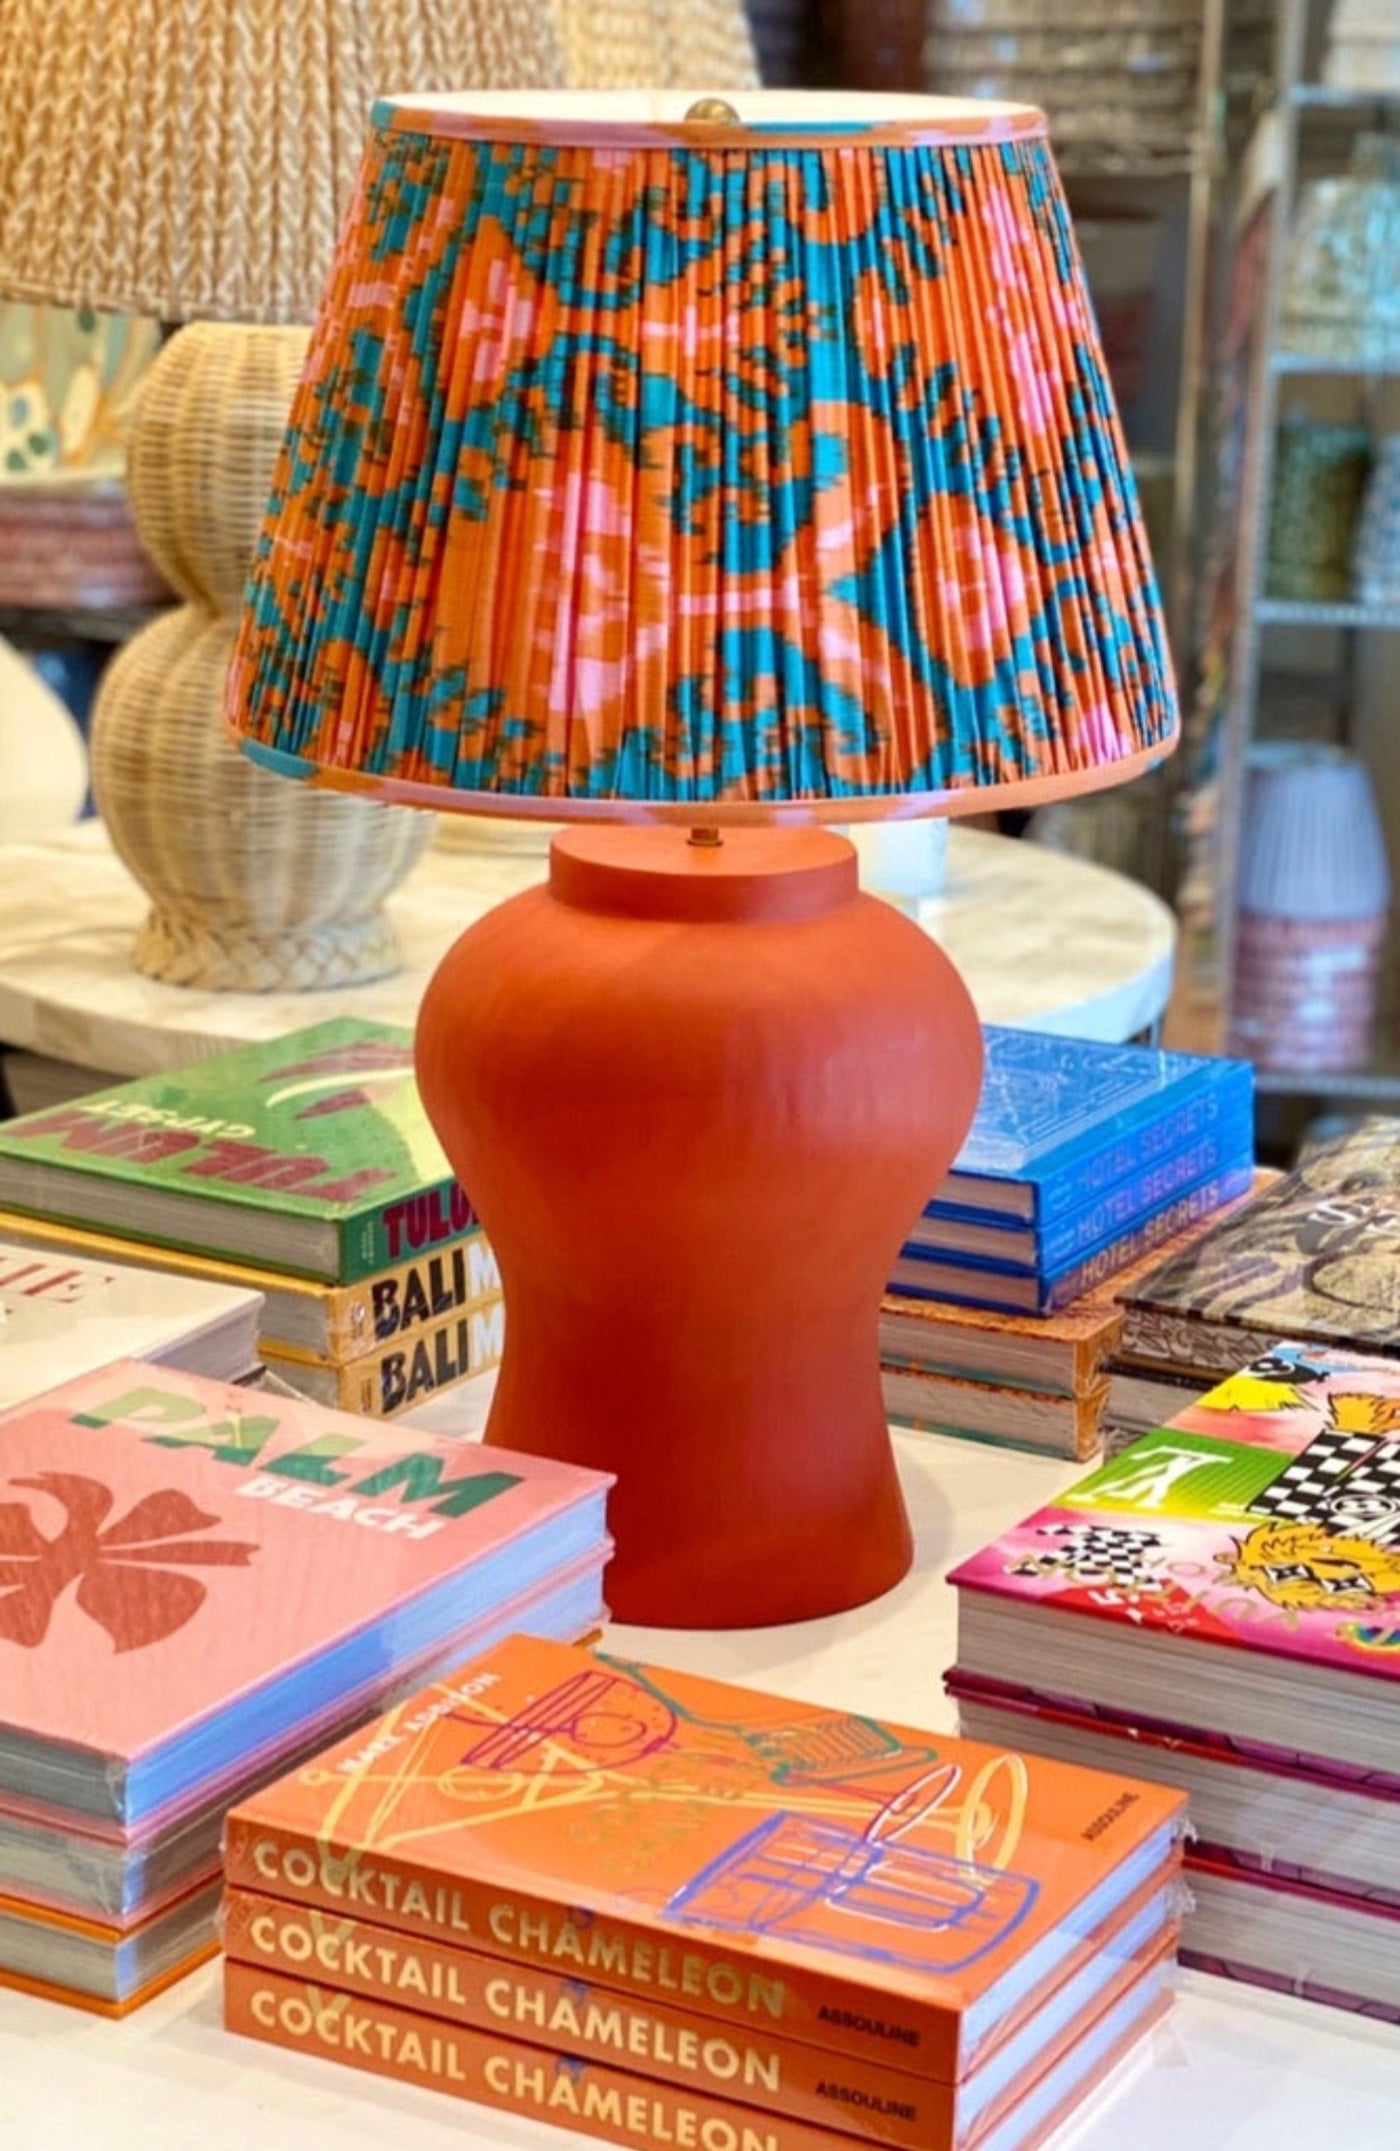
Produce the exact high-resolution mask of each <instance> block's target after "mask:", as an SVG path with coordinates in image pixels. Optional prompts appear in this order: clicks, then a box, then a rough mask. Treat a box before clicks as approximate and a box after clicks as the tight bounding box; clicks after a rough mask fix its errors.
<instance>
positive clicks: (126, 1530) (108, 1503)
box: [0, 1471, 257, 1652]
mask: <svg viewBox="0 0 1400 2151" xmlns="http://www.w3.org/2000/svg"><path fill="white" fill-rule="evenodd" d="M10 1483H11V1485H13V1486H16V1487H21V1486H23V1487H32V1488H33V1489H34V1491H35V1492H36V1493H41V1494H48V1495H50V1496H51V1497H52V1498H53V1500H55V1501H56V1502H58V1503H59V1504H60V1506H61V1507H62V1508H63V1510H64V1511H65V1516H66V1521H65V1522H64V1524H63V1526H62V1528H61V1529H60V1530H59V1532H58V1533H57V1535H56V1536H55V1537H53V1538H47V1537H46V1536H45V1535H44V1533H43V1532H42V1531H41V1530H40V1529H39V1526H38V1525H37V1524H36V1523H35V1521H34V1517H33V1514H32V1512H31V1510H30V1507H29V1504H28V1503H27V1502H18V1501H5V1502H0V1641H4V1642H7V1643H17V1644H19V1645H20V1646H21V1648H22V1649H26V1650H33V1649H35V1648H36V1647H37V1646H38V1645H39V1644H40V1643H42V1642H43V1640H44V1637H45V1636H46V1635H47V1633H48V1628H49V1621H50V1619H51V1617H52V1614H53V1610H54V1607H55V1606H56V1605H57V1604H58V1601H59V1599H60V1598H61V1597H62V1596H63V1593H64V1592H65V1591H66V1590H67V1589H68V1587H69V1585H70V1584H76V1585H77V1587H78V1593H77V1596H78V1604H79V1605H80V1606H81V1607H82V1609H83V1612H84V1613H85V1614H87V1616H88V1618H89V1619H90V1620H93V1621H96V1622H97V1623H98V1624H99V1626H100V1627H102V1628H105V1629H106V1631H107V1633H108V1635H109V1636H110V1637H111V1639H112V1641H113V1643H114V1644H115V1645H116V1648H117V1650H118V1651H119V1652H121V1651H139V1650H144V1649H145V1647H146V1645H147V1644H150V1643H160V1642H163V1641H164V1639H165V1638H166V1637H167V1636H173V1635H174V1634H175V1632H176V1630H177V1629H180V1628H183V1627H184V1625H185V1623H186V1622H187V1621H190V1620H193V1618H194V1616H195V1614H196V1613H198V1611H199V1609H200V1607H201V1606H202V1605H203V1603H204V1600H205V1597H206V1595H207V1593H206V1590H205V1586H204V1585H203V1584H202V1583H201V1582H200V1581H199V1580H198V1578H197V1577H195V1576H183V1575H181V1574H180V1573H179V1571H180V1570H181V1569H186V1568H246V1567H247V1565H248V1563H249V1561H250V1560H251V1559H252V1557H253V1555H254V1554H255V1553H256V1552H257V1547H256V1546H255V1545H253V1544H250V1543H249V1542H248V1541H247V1540H244V1539H222V1540H220V1539H202V1538H196V1537H193V1536H191V1534H192V1533H195V1532H200V1531H206V1530H208V1529H209V1527H210V1526H211V1525H217V1524H220V1523H222V1522H223V1518H222V1517H220V1516H210V1515H209V1514H207V1512H206V1511H205V1510H203V1509H198V1508H196V1507H195V1505H194V1503H193V1502H192V1501H191V1500H190V1499H189V1497H188V1495H186V1494H182V1493H181V1492H180V1491H179V1489H178V1488H176V1487H166V1488H164V1489H163V1490H162V1491H161V1492H160V1493H157V1494H146V1495H145V1496H143V1498H142V1499H141V1500H140V1501H138V1502H137V1503H136V1504H135V1506H134V1507H133V1508H130V1509H128V1510H127V1512H126V1515H125V1516H119V1517H118V1518H117V1520H116V1522H115V1523H111V1524H107V1522H106V1519H107V1517H108V1515H109V1514H110V1512H111V1508H112V1503H113V1499H114V1497H113V1494H112V1490H111V1488H110V1487H107V1486H104V1485H103V1484H102V1482H101V1480H100V1479H87V1478H82V1477H79V1476H78V1475H77V1474H76V1473H72V1472H63V1471H42V1472H39V1473H37V1474H36V1475H35V1477H33V1478H31V1479H14V1480H12V1481H11V1482H10ZM104 1524H105V1525H106V1528H105V1529H104V1528H103V1526H104Z"/></svg>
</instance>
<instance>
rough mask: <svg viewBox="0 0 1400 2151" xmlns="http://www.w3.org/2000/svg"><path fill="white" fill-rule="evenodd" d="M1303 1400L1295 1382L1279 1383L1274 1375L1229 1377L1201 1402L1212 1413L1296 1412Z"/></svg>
mask: <svg viewBox="0 0 1400 2151" xmlns="http://www.w3.org/2000/svg"><path fill="white" fill-rule="evenodd" d="M1304 1402H1305V1399H1304V1398H1303V1396H1302V1394H1301V1392H1300V1391H1299V1388H1298V1385H1297V1383H1296V1382H1281V1381H1280V1380H1279V1379H1278V1378H1277V1376H1275V1375H1267V1374H1251V1373H1250V1372H1249V1370H1248V1368H1246V1369H1245V1371H1244V1372H1243V1373H1242V1374H1232V1375H1230V1377H1229V1378H1228V1380H1226V1381H1223V1382H1220V1383H1218V1384H1217V1386H1216V1387H1215V1388H1214V1389H1213V1390H1212V1391H1211V1393H1210V1395H1209V1396H1208V1397H1205V1398H1203V1399H1202V1403H1203V1404H1205V1405H1207V1406H1208V1407H1209V1409H1210V1410H1211V1411H1213V1412H1296V1411H1301V1410H1302V1409H1303V1406H1304Z"/></svg>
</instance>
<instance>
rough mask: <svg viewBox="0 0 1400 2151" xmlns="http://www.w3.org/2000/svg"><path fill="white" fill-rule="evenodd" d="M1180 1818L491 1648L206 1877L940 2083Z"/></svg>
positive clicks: (301, 1792) (828, 1715) (1057, 1966)
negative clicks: (877, 2059) (757, 2027)
mask: <svg viewBox="0 0 1400 2151" xmlns="http://www.w3.org/2000/svg"><path fill="white" fill-rule="evenodd" d="M1184 1814H1185V1803H1184V1801H1183V1800H1182V1798H1181V1796H1180V1795H1179V1794H1175V1793H1171V1792H1168V1791H1165V1790H1164V1789H1163V1788H1161V1787H1155V1786H1149V1785H1145V1784H1142V1783H1139V1782H1138V1781H1137V1780H1135V1779H1133V1778H1131V1777H1120V1776H1116V1775H1115V1776H1107V1775H1099V1774H1098V1773H1096V1772H1093V1771H1083V1770H1078V1769H1075V1768H1073V1767H1072V1766H1068V1765H1057V1764H1053V1763H1046V1762H1042V1761H1035V1762H1030V1763H1028V1762H1026V1761H1025V1760H1023V1759H1022V1758H1021V1757H1020V1756H1018V1755H1014V1754H1009V1753H1006V1752H1004V1751H998V1750H997V1749H994V1748H987V1747H980V1746H977V1745H976V1744H974V1743H969V1742H964V1741H959V1740H956V1739H950V1738H945V1737H944V1736H943V1735H941V1734H940V1735H937V1736H934V1735H930V1734H926V1733H921V1732H918V1731H915V1730H912V1729H911V1728H909V1727H905V1726H897V1725H889V1724H886V1723H884V1722H882V1721H880V1720H877V1719H874V1718H867V1717H862V1716H857V1715H854V1714H852V1713H849V1712H845V1711H841V1710H835V1709H823V1708H821V1707H819V1706H816V1705H813V1704H807V1703H799V1702H794V1701H790V1700H787V1699H784V1698H779V1697H776V1696H772V1695H763V1694H759V1693H757V1692H755V1691H753V1690H749V1689H741V1688H738V1687H734V1686H731V1685H730V1684H728V1683H725V1682H719V1681H707V1680H702V1679H697V1678H696V1677H695V1676H693V1675H690V1674H682V1673H677V1672H673V1671H670V1670H663V1669H660V1668H657V1667H654V1666H644V1665H637V1664H634V1663H631V1662H630V1661H629V1662H623V1661H619V1660H614V1659H610V1658H608V1657H605V1656H602V1655H599V1654H595V1653H591V1652H588V1651H585V1650H579V1649H573V1648H570V1647H568V1646H556V1645H553V1644H548V1643H543V1642H540V1641H538V1640H536V1639H533V1638H527V1637H523V1636H515V1637H512V1638H510V1639H508V1640H507V1641H506V1642H504V1643H502V1644H500V1645H498V1646H497V1647H496V1648H495V1649H493V1650H491V1651H488V1652H486V1653H485V1654H484V1655H483V1656H482V1657H480V1658H478V1659H476V1660H475V1661H473V1662H472V1663H471V1664H469V1665H467V1666H465V1667H463V1668H462V1669H461V1671H460V1673H459V1674H456V1675H449V1676H446V1677H445V1678H444V1679H442V1680H440V1681H438V1682H436V1683H434V1684H432V1685H430V1686H428V1687H426V1688H424V1689H422V1690H421V1691H420V1692H419V1693H418V1694H417V1695H416V1696H411V1697H408V1698H406V1699H405V1701H404V1702H402V1703H401V1704H398V1705H396V1706H395V1707H394V1708H393V1709H391V1710H390V1711H388V1712H387V1713H385V1714H384V1715H383V1716H381V1717H379V1718H378V1719H376V1720H374V1721H373V1722H372V1723H371V1724H369V1725H368V1726H366V1727H365V1728H364V1730H363V1731H362V1732H361V1733H360V1734H359V1735H358V1736H356V1737H354V1738H352V1739H350V1740H348V1741H344V1742H341V1743H340V1744H339V1745H337V1746H335V1747H333V1748H330V1749H328V1750H327V1751H326V1752H325V1753H324V1754H323V1755H321V1756H319V1757H318V1758H317V1759H316V1761H315V1763H314V1764H311V1765H309V1766H306V1767H304V1768H303V1769H301V1770H299V1771H294V1772H291V1773H289V1774H288V1775H287V1776H286V1777H284V1778H281V1779H279V1780H278V1781H277V1782H276V1783H275V1784H273V1785H270V1786H268V1787H267V1788H266V1789H265V1790H264V1791H263V1792H261V1793H257V1794H254V1795H253V1796H252V1797H251V1798H250V1799H248V1800H247V1801H244V1802H241V1803H240V1804H239V1805H238V1806H237V1807H236V1808H235V1809H234V1810H233V1811H232V1812H231V1814H230V1816H229V1819H228V1825H227V1834H226V1838H225V1854H224V1867H225V1876H226V1879H227V1881H228V1883H229V1885H230V1887H232V1888H236V1889H243V1890H250V1891H255V1892H258V1893H261V1894H263V1895H265V1896H269V1897H272V1898H276V1899H282V1900H284V1901H289V1902H294V1903H297V1904H300V1905H302V1906H304V1907H307V1908H314V1909H318V1910H322V1911H327V1912H332V1913H337V1914H340V1915H342V1916H350V1917H356V1918H363V1919H365V1920H368V1921H370V1922H372V1923H375V1924H377V1925H381V1926H384V1927H390V1928H397V1929H399V1930H400V1931H402V1932H404V1933H408V1934H412V1935H415V1936H418V1937H421V1938H423V1939H425V1940H428V1941H435V1942H442V1943H446V1944H448V1945H451V1946H456V1947H462V1948H468V1949H472V1950H477V1951H481V1952H483V1953H485V1954H486V1955H488V1956H495V1957H505V1958H512V1959H514V1960H516V1961H517V1962H522V1963H535V1964H538V1965H543V1966H546V1967H548V1968H550V1969H552V1970H554V1971H556V1972H560V1973H564V1974H566V1975H569V1976H571V1977H573V1978H576V1979H583V1980H595V1981H597V1982H598V1983H599V1984H601V1985H604V1986H606V1987H608V1988H609V1989H613V1990H617V1991H621V1992H629V1993H633V1994H637V1993H641V1994H648V1993H650V1994H653V1995H655V1996H657V1997H659V1998H671V1999H674V2000H675V2001H676V2002H678V2003H680V2004H682V2005H684V2006H685V2007H687V2008H688V2009H689V2010H691V2011H692V2012H693V2013H694V2014H695V2015H697V2016H700V2017H706V2018H715V2019H718V2020H721V2021H729V2022H733V2023H745V2022H754V2023H758V2024H761V2025H763V2026H765V2027H766V2028H767V2029H769V2030H773V2031H778V2030H780V2031H782V2032H783V2033H784V2034H785V2035H786V2036H787V2037H789V2038H791V2039H794V2040H798V2041H805V2042H808V2043H822V2044H825V2045H826V2047H827V2048H828V2049H829V2050H830V2051H831V2052H833V2053H834V2052H845V2053H857V2054H859V2053H864V2054H866V2055H867V2056H868V2055H870V2054H872V2053H874V2054H879V2055H881V2056H883V2057H884V2059H885V2060H887V2061H892V2062H894V2063H895V2064H896V2065H897V2066H898V2067H899V2068H901V2069H905V2070H908V2071H910V2072H912V2073H915V2074H919V2075H925V2076H930V2077H938V2078H940V2079H941V2080H943V2081H945V2082H956V2081H958V2080H959V2079H960V2078H961V2077H963V2076H964V2075H965V2074H966V2072H967V2071H968V2070H969V2069H970V2068H971V2067H972V2066H973V2065H974V2063H975V2061H976V2059H977V2057H978V2056H979V2055H980V2054H981V2053H982V2052H983V2051H984V2050H985V2049H986V2048H987V2047H988V2046H989V2044H990V2042H991V2041H992V2040H993V2039H995V2038H997V2037H999V2036H1002V2035H1004V2034H1006V2033H1007V2032H1008V2031H1009V2029H1010V2028H1011V2026H1012V2024H1013V2023H1014V2022H1015V2021H1016V2018H1017V2014H1018V2012H1019V2011H1023V2010H1026V2009H1028V2008H1030V2007H1032V2006H1034V2004H1035V2002H1036V1999H1037V1997H1038V1996H1040V1995H1042V1994H1043V1993H1044V1992H1045V1991H1046V1990H1047V1989H1048V1988H1053V1986H1054V1985H1055V1984H1056V1983H1057V1982H1058V1981H1059V1980H1061V1979H1063V1978H1065V1977H1067V1976H1068V1975H1069V1973H1070V1972H1071V1970H1072V1969H1073V1966H1074V1964H1075V1962H1076V1953H1077V1952H1078V1953H1080V1954H1082V1952H1083V1951H1084V1950H1085V1949H1088V1948H1091V1947H1092V1943H1091V1939H1090V1938H1091V1937H1092V1936H1093V1935H1094V1934H1095V1933H1096V1931H1097V1930H1099V1929H1100V1928H1101V1927H1102V1926H1103V1924H1104V1922H1105V1921H1107V1920H1108V1919H1110V1918H1111V1917H1112V1915H1113V1913H1114V1911H1115V1910H1117V1909H1120V1908H1121V1907H1122V1906H1123V1905H1124V1904H1125V1903H1126V1902H1127V1900H1128V1899H1129V1898H1130V1897H1131V1896H1132V1895H1133V1893H1134V1892H1135V1891H1136V1890H1138V1889H1140V1888H1141V1887H1142V1885H1143V1884H1144V1883H1145V1882H1146V1881H1148V1879H1149V1878H1150V1877H1152V1876H1153V1875H1154V1874H1156V1873H1157V1872H1158V1870H1160V1869H1161V1867H1162V1866H1163V1864H1164V1863H1165V1862H1168V1861H1169V1860H1170V1859H1171V1857H1172V1854H1173V1851H1174V1849H1175V1847H1176V1844H1177V1841H1178V1837H1179V1832H1180V1828H1181V1825H1182V1822H1183V1819H1184Z"/></svg>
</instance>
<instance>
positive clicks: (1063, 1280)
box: [889, 1165, 1254, 1314]
mask: <svg viewBox="0 0 1400 2151" xmlns="http://www.w3.org/2000/svg"><path fill="white" fill-rule="evenodd" d="M1253 1179H1254V1172H1253V1167H1252V1166H1250V1165H1236V1166H1230V1167H1228V1168H1227V1169H1226V1170H1225V1171H1224V1172H1219V1173H1211V1174H1209V1175H1208V1176H1207V1177H1206V1178H1205V1179H1204V1180H1201V1181H1198V1182H1197V1183H1196V1185H1195V1186H1194V1187H1190V1188H1185V1189H1183V1190H1182V1192H1181V1193H1180V1194H1179V1195H1178V1196H1176V1197H1175V1198H1174V1200H1173V1201H1171V1202H1169V1203H1167V1204H1166V1205H1165V1206H1164V1207H1163V1208H1162V1209H1160V1210H1156V1211H1153V1212H1152V1213H1151V1215H1150V1216H1148V1217H1146V1218H1144V1219H1143V1220H1142V1221H1141V1223H1139V1224H1137V1225H1133V1226H1130V1227H1129V1229H1128V1230H1127V1231H1126V1232H1124V1233H1120V1234H1119V1236H1118V1237H1117V1238H1116V1239H1114V1240H1110V1241H1108V1242H1107V1244H1106V1245H1105V1246H1103V1247H1100V1248H1099V1249H1098V1250H1097V1251H1096V1252H1095V1253H1094V1254H1091V1255H1085V1256H1082V1257H1081V1258H1080V1259H1079V1260H1078V1261H1076V1262H1071V1263H1069V1264H1068V1265H1067V1266H1066V1267H1065V1268H1064V1269H1061V1270H1053V1271H1050V1272H1048V1273H1045V1274H1037V1273H1036V1272H1034V1271H1030V1270H1008V1269H1001V1268H997V1267H995V1266H994V1265H993V1264H991V1263H989V1262H987V1261H985V1260H981V1259H979V1258H978V1257H977V1256H975V1255H962V1256H959V1257H957V1258H956V1259H955V1258H953V1257H951V1256H947V1255H937V1254H928V1253H919V1252H917V1251H915V1250H914V1249H912V1248H911V1247H906V1248H905V1250H904V1252H903V1253H902V1254H901V1255H900V1256H899V1258H898V1259H897V1261H896V1262H895V1265H894V1269H893V1270H892V1272H891V1274H890V1283H889V1289H890V1291H891V1292H899V1293H903V1294H904V1296H905V1297H906V1298H908V1299H925V1300H952V1301H953V1302H954V1304H955V1305H958V1306H963V1307H985V1308H990V1309H992V1310H993V1311H994V1312H997V1313H1002V1314H1054V1313H1055V1312H1056V1311H1057V1310H1058V1309H1059V1308H1061V1307H1067V1306H1068V1305H1069V1303H1070V1301H1071V1300H1077V1299H1079V1298H1080V1297H1081V1295H1082V1294H1083V1293H1085V1292H1090V1291H1092V1290H1093V1289H1094V1287H1095V1286H1096V1285H1101V1284H1102V1283H1103V1282H1104V1279H1105V1278H1107V1277H1112V1276H1113V1275H1114V1274H1115V1272H1116V1271H1118V1270H1125V1269H1127V1267H1128V1265H1129V1264H1130V1263H1133V1262H1140V1261H1141V1259H1142V1257H1143V1256H1144V1255H1150V1254H1151V1253H1152V1251H1153V1249H1154V1248H1158V1247H1162V1246H1164V1245H1165V1243H1166V1242H1167V1241H1168V1240H1170V1239H1171V1238H1172V1237H1173V1235H1174V1234H1176V1233H1178V1232H1184V1231H1185V1229H1186V1227H1187V1226H1188V1225H1194V1224H1195V1223H1196V1222H1197V1221H1198V1219H1200V1218H1203V1217H1209V1216H1210V1215H1211V1214H1212V1212H1213V1211H1216V1210H1219V1209H1221V1208H1222V1207H1223V1206H1224V1204H1226V1203H1227V1202H1233V1201H1234V1200H1235V1198H1236V1197H1237V1196H1239V1195H1244V1194H1247V1193H1248V1191H1249V1189H1250V1187H1251V1185H1252V1184H1253Z"/></svg>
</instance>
